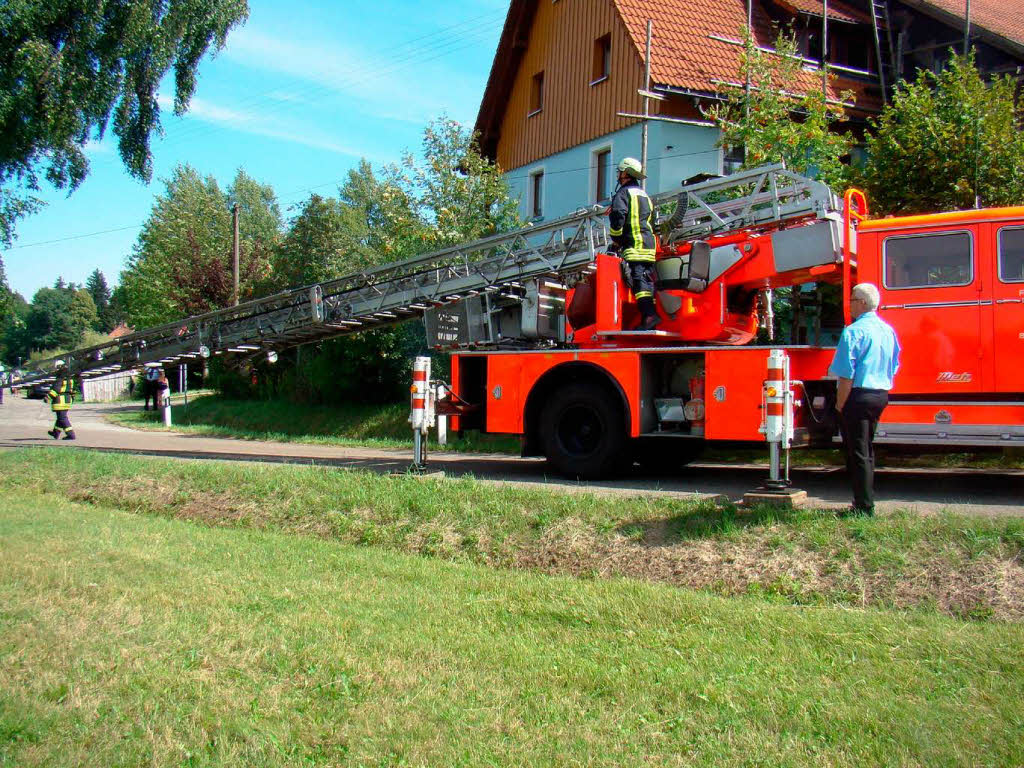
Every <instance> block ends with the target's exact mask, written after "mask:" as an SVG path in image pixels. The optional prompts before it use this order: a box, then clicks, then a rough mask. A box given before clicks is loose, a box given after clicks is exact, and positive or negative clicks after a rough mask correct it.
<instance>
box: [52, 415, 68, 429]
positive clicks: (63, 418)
mask: <svg viewBox="0 0 1024 768" xmlns="http://www.w3.org/2000/svg"><path fill="white" fill-rule="evenodd" d="M53 413H54V415H55V416H56V417H57V421H56V422H55V423H54V425H53V429H54V431H55V432H70V431H71V429H72V427H71V419H70V418H69V416H68V411H54V412H53Z"/></svg>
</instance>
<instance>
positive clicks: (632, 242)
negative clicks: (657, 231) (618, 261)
mask: <svg viewBox="0 0 1024 768" xmlns="http://www.w3.org/2000/svg"><path fill="white" fill-rule="evenodd" d="M652 212H653V208H652V206H651V198H649V197H648V196H647V193H646V192H644V191H643V190H642V189H640V185H639V184H637V183H636V182H635V181H631V182H629V183H627V184H624V185H623V186H621V187H619V189H618V191H617V192H616V193H615V196H614V197H613V198H612V209H611V211H610V212H609V213H608V224H609V234H611V236H612V242H614V243H615V244H616V245H618V246H619V249H620V250H619V252H620V254H621V255H622V258H624V259H625V260H626V261H654V253H655V242H654V230H653V229H651V213H652Z"/></svg>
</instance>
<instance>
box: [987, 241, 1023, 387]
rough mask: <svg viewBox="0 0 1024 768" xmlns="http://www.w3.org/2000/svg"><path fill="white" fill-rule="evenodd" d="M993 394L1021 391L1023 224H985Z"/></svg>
mask: <svg viewBox="0 0 1024 768" xmlns="http://www.w3.org/2000/svg"><path fill="white" fill-rule="evenodd" d="M989 229H990V237H991V241H990V242H991V243H992V253H993V254H995V258H994V259H993V260H992V262H993V263H992V268H993V272H994V274H993V276H992V294H993V295H992V335H993V352H994V354H993V357H994V375H995V391H996V392H1024V367H1022V365H1021V362H1022V361H1024V224H1020V223H1017V224H1005V225H1004V224H1000V223H998V222H997V223H993V224H990V225H989Z"/></svg>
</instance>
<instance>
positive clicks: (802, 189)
mask: <svg viewBox="0 0 1024 768" xmlns="http://www.w3.org/2000/svg"><path fill="white" fill-rule="evenodd" d="M673 200H675V201H676V202H677V207H676V212H675V213H674V214H673V215H672V216H671V218H670V219H669V220H668V226H667V230H666V233H665V234H666V237H667V242H670V243H671V242H675V241H678V240H680V239H683V238H688V239H694V238H699V237H704V236H707V235H709V234H712V233H718V232H723V231H727V230H739V229H744V228H747V227H753V226H764V225H770V224H773V223H774V224H778V225H779V226H782V225H783V224H785V223H787V222H792V221H796V220H799V219H801V218H811V217H816V218H825V217H826V216H828V215H829V214H832V213H835V212H837V211H839V210H840V208H839V203H838V200H837V199H836V197H835V195H834V194H833V193H832V192H831V191H830V190H829V188H828V187H827V186H825V185H824V184H822V183H821V182H817V181H812V180H810V179H807V178H804V177H802V176H799V175H797V174H795V173H792V172H790V171H787V170H786V169H785V167H784V166H782V165H769V166H762V167H760V168H755V169H752V170H749V171H743V172H740V173H737V174H733V175H731V176H727V177H723V178H721V179H715V180H712V181H705V182H702V183H699V184H692V185H689V186H684V187H683V191H682V192H681V193H676V192H669V193H663V194H660V195H656V196H654V197H653V198H652V202H653V203H654V205H655V207H658V206H662V205H665V204H669V203H671V202H672V201H673ZM610 244H611V240H610V237H609V235H608V228H607V218H606V217H605V211H604V209H602V208H598V207H593V208H589V209H584V210H580V211H578V212H576V213H573V214H570V215H569V216H565V217H563V218H560V219H556V220H554V221H551V222H549V223H546V224H541V225H538V226H529V227H525V228H523V229H519V230H516V231H514V232H511V233H506V234H501V235H494V236H491V237H488V238H484V239H482V240H476V241H474V242H471V243H467V244H465V245H461V246H455V247H451V248H445V249H443V250H439V251H435V252H433V253H428V254H425V255H423V256H417V257H415V258H412V259H408V260H406V261H400V262H394V263H391V264H386V265H383V266H380V267H375V268H371V269H366V270H363V271H360V272H353V273H351V274H348V275H344V276H342V277H339V278H336V279H334V280H328V281H325V282H322V283H318V284H315V285H310V286H304V287H302V288H295V289H292V290H288V291H284V292H282V293H278V294H275V295H273V296H267V297H265V298H261V299H254V300H253V301H248V302H245V303H244V304H239V305H238V306H235V307H228V308H226V309H220V310H216V311H214V312H208V313H206V314H203V315H196V316H193V317H187V318H183V319H182V320H178V321H175V322H173V323H166V324H164V325H160V326H156V327H153V328H147V329H145V330H142V331H138V332H136V333H132V334H129V335H126V336H121V337H119V338H116V339H112V340H110V341H108V342H104V343H102V344H98V345H96V346H92V347H85V348H83V349H77V350H74V351H72V352H69V353H68V354H66V355H61V356H60V358H50V359H48V360H43V361H40V362H39V363H37V364H36V367H35V369H34V370H31V371H29V372H27V373H25V374H23V375H22V376H20V377H18V378H17V379H15V381H14V384H15V386H23V385H26V384H30V383H33V382H39V381H47V380H51V379H53V378H54V376H55V370H54V368H55V363H56V361H57V360H58V359H61V360H64V361H65V363H67V365H68V367H69V369H70V371H71V373H72V374H74V375H77V376H80V377H82V378H91V377H94V376H102V375H104V374H107V373H113V372H117V371H123V370H132V369H135V368H139V367H141V366H143V365H144V364H146V363H165V364H167V363H176V362H181V361H186V362H187V361H188V360H194V359H196V358H201V357H202V358H205V357H209V356H210V355H223V354H234V355H239V356H241V357H243V358H254V357H256V356H258V355H261V354H264V355H265V354H267V353H269V352H276V351H279V350H282V349H287V348H289V347H294V346H297V345H300V344H306V343H309V342H313V341H320V340H323V339H329V338H333V337H337V336H345V335H348V334H352V333H360V332H362V331H367V330H372V329H374V328H383V327H386V326H389V325H394V324H396V323H400V322H402V321H403V320H406V319H408V318H411V317H415V316H419V315H423V314H424V313H426V312H427V311H428V310H432V309H435V308H437V307H442V306H444V305H447V304H455V303H459V302H463V301H465V300H466V299H468V298H470V297H475V296H479V295H480V294H482V293H492V294H493V293H504V292H505V291H507V290H508V289H510V288H515V287H518V286H520V285H521V284H522V283H524V282H525V281H528V280H533V279H539V278H544V277H547V276H554V277H559V278H564V277H566V276H568V275H571V274H573V273H579V272H582V271H583V270H585V269H587V268H588V267H589V266H590V264H591V263H592V262H593V261H594V258H595V256H596V254H597V253H598V252H600V251H607V250H608V247H609V245H610Z"/></svg>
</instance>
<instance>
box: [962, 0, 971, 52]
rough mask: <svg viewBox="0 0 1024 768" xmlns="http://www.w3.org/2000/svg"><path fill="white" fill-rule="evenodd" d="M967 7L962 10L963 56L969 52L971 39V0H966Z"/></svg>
mask: <svg viewBox="0 0 1024 768" xmlns="http://www.w3.org/2000/svg"><path fill="white" fill-rule="evenodd" d="M966 2H967V8H966V10H965V11H964V17H965V21H964V56H966V55H967V54H968V53H970V50H971V49H970V44H971V43H970V40H971V0H966Z"/></svg>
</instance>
